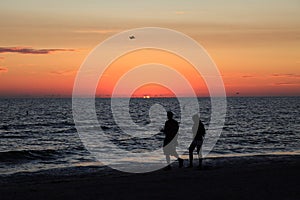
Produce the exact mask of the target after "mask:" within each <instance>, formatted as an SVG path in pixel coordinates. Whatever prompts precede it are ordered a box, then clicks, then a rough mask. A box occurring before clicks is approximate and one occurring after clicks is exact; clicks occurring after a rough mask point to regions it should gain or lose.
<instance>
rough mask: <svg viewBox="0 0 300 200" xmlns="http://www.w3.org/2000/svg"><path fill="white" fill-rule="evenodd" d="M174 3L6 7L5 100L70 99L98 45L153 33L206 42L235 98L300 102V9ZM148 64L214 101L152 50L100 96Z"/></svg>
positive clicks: (176, 62)
mask: <svg viewBox="0 0 300 200" xmlns="http://www.w3.org/2000/svg"><path fill="white" fill-rule="evenodd" d="M170 2H171V1H164V2H161V1H157V0H154V1H151V2H150V1H134V2H132V1H129V0H123V1H114V2H108V1H87V2H85V1H64V2H60V1H56V0H53V1H34V0H29V1H26V2H25V1H24V2H23V1H21V2H20V1H14V0H11V1H7V0H3V1H1V2H0V18H1V20H0V96H71V95H72V88H73V82H74V79H75V76H76V72H77V70H78V69H79V67H80V65H81V63H82V62H83V61H84V59H85V57H86V56H87V55H88V53H89V52H90V51H91V50H92V49H93V48H94V47H95V46H96V45H98V44H99V43H100V42H102V41H103V40H105V39H106V38H108V37H110V36H112V35H113V34H115V33H118V32H121V31H123V30H127V29H132V28H137V27H147V26H157V27H165V28H171V29H174V30H177V31H180V32H183V33H184V34H186V35H188V36H190V37H192V38H193V39H195V40H196V41H197V42H199V43H200V44H201V45H202V46H203V47H204V48H205V49H206V50H207V52H208V53H209V54H210V56H211V57H212V59H213V60H214V61H215V63H216V64H217V66H218V68H219V71H220V73H221V75H222V78H223V81H224V84H225V88H226V92H227V95H229V96H235V95H236V93H237V92H239V95H241V96H257V95H260V96H268V95H278V96H280V95H299V94H300V54H299V52H300V37H299V35H300V12H299V9H300V2H299V1H296V0H287V1H271V0H264V1H258V0H254V1H251V2H240V1H228V2H226V4H225V3H224V1H219V0H214V1H209V2H201V1H196V0H191V1H188V2H186V1H179V0H174V1H172V4H170ZM149 62H157V63H161V64H165V65H168V66H170V67H173V68H175V69H177V70H178V71H180V73H182V74H183V75H185V76H186V78H187V79H188V80H189V81H190V82H191V83H192V86H193V88H194V89H195V92H196V93H197V94H198V95H200V96H207V95H208V92H207V88H206V86H205V84H204V82H203V80H202V78H201V77H200V76H198V75H195V73H193V72H192V71H191V70H192V66H189V64H188V63H186V62H185V61H184V60H183V59H181V58H179V57H176V56H174V55H172V54H170V53H167V52H162V51H153V50H152V51H150V50H144V51H139V52H133V53H130V54H127V55H125V56H123V57H122V58H119V59H118V60H116V61H115V62H114V63H113V64H112V65H111V66H110V67H109V69H108V70H107V72H106V73H107V74H108V76H104V77H103V78H102V79H101V80H100V87H99V88H98V90H97V95H98V96H106V95H109V93H111V91H112V89H113V85H114V83H115V82H116V81H117V80H118V78H120V76H121V75H122V73H124V72H125V71H126V70H129V69H130V68H133V67H135V66H137V65H140V64H145V63H149ZM141 76H143V75H141ZM108 77H109V78H108ZM178 87H179V86H178ZM182 90H183V93H184V88H183V89H182ZM146 93H147V94H151V95H156V96H161V95H166V96H168V95H169V94H170V91H168V90H167V89H163V88H160V89H159V87H158V86H157V85H156V86H147V87H144V88H140V89H139V90H138V91H137V92H136V93H135V95H143V94H146ZM120 95H121V94H120ZM186 95H187V96H188V95H189V94H186Z"/></svg>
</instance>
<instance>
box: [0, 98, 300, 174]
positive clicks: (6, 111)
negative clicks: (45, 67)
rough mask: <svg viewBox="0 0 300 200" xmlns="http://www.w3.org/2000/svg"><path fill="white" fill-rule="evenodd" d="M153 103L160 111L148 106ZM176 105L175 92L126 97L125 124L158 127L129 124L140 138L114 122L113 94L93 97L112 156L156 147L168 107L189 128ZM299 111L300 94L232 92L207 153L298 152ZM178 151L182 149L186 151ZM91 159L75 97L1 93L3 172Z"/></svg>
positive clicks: (207, 106) (207, 116)
mask: <svg viewBox="0 0 300 200" xmlns="http://www.w3.org/2000/svg"><path fill="white" fill-rule="evenodd" d="M186 100H188V98H187V99H186ZM198 102H199V108H200V118H201V120H202V121H203V123H204V125H205V127H206V128H208V127H209V125H210V123H211V121H210V120H211V100H210V98H199V99H198ZM157 105H160V106H161V107H158V108H164V110H162V109H152V108H153V106H157ZM180 106H182V105H180V103H179V101H178V99H176V98H150V99H138V98H133V99H130V101H129V109H128V111H129V115H128V116H130V117H129V118H124V120H125V121H124V123H125V124H126V123H127V122H126V120H130V122H132V123H134V124H136V125H137V127H141V128H142V127H144V126H149V127H151V128H152V130H157V131H156V132H155V133H154V134H153V133H150V132H149V133H148V132H147V131H141V130H143V129H141V130H140V129H139V128H132V129H131V130H130V127H129V129H128V130H130V131H131V133H132V134H135V133H136V134H137V135H140V136H143V137H141V138H137V137H132V136H131V135H130V134H128V133H127V134H126V133H125V132H126V131H124V130H122V127H120V126H118V124H117V122H116V120H115V119H114V115H113V112H112V109H111V99H109V98H103V99H96V101H95V108H96V113H97V119H98V121H99V125H100V127H101V129H102V131H103V133H104V134H106V136H107V142H108V144H107V145H110V144H114V145H112V146H110V152H109V153H112V154H116V155H117V154H118V153H119V152H120V149H121V150H126V151H128V152H143V151H152V150H156V149H161V146H162V142H163V137H164V135H163V133H162V132H161V131H160V129H162V128H163V126H164V122H165V120H166V115H165V113H164V111H167V110H172V111H173V112H174V114H175V119H176V120H177V121H179V123H180V125H182V126H181V129H180V134H187V135H188V134H191V128H192V125H193V121H192V118H190V120H186V121H187V123H186V124H183V123H181V122H182V121H183V119H182V118H181V109H182V108H181V107H180ZM83 109H84V108H83ZM299 111H300V97H229V98H227V110H226V118H225V124H224V126H223V127H220V128H221V129H222V134H221V135H220V137H219V139H218V141H217V143H216V145H215V146H214V147H213V149H212V150H211V151H210V153H209V154H208V155H207V157H226V156H247V155H264V154H275V155H276V154H292V155H296V154H297V155H298V154H300V144H299V141H300V114H299ZM190 117H192V113H191V116H190ZM154 120H156V121H155V123H154ZM128 123H129V121H128ZM128 130H127V131H128ZM95 134H97V133H95ZM147 134H149V137H147ZM150 136H151V137H150ZM206 137H209V136H206ZM179 142H181V145H182V146H186V148H188V145H189V143H190V141H189V140H183V141H179ZM180 153H182V154H183V156H186V155H187V151H185V152H180ZM154 157H155V155H154ZM115 162H116V163H118V162H119V160H116V161H115ZM120 162H121V161H120ZM149 162H151V159H150V160H149ZM89 165H101V160H100V162H98V161H97V160H96V159H95V158H94V156H93V155H91V154H90V152H89V151H88V150H87V148H86V146H85V145H84V143H82V141H81V140H80V137H79V134H78V132H77V129H76V126H75V123H74V119H73V113H72V99H68V98H2V99H0V174H13V173H16V172H31V171H38V170H47V169H52V168H71V167H75V166H89Z"/></svg>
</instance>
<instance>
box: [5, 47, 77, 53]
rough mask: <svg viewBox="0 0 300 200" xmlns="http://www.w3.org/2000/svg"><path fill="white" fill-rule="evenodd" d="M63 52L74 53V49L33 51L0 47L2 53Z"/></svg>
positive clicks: (30, 49) (31, 49)
mask: <svg viewBox="0 0 300 200" xmlns="http://www.w3.org/2000/svg"><path fill="white" fill-rule="evenodd" d="M61 51H74V49H33V48H24V47H0V53H20V54H49V53H53V52H61Z"/></svg>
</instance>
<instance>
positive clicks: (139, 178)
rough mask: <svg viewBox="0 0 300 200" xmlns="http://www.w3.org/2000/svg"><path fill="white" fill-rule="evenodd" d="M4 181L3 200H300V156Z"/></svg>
mask: <svg viewBox="0 0 300 200" xmlns="http://www.w3.org/2000/svg"><path fill="white" fill-rule="evenodd" d="M177 164H178V163H174V164H173V168H172V170H170V171H163V170H159V171H156V172H151V173H146V174H128V173H122V172H118V171H115V170H111V169H104V170H103V169H102V170H98V171H97V170H94V171H93V172H89V173H81V174H80V173H79V174H78V173H74V174H72V173H71V174H67V175H66V174H63V173H62V174H60V173H54V174H52V173H21V174H14V175H9V176H1V179H0V199H1V200H5V199H22V200H24V199H30V200H33V199H153V200H154V199H187V198H188V199H189V198H191V199H249V200H250V199H251V200H252V199H271V200H272V199H280V200H282V199H295V200H296V199H297V200H298V199H300V181H299V180H300V179H299V178H300V171H299V169H300V156H253V157H247V158H234V157H231V158H214V159H206V160H205V162H204V169H202V170H197V169H196V168H193V169H190V168H181V169H179V168H178V167H177Z"/></svg>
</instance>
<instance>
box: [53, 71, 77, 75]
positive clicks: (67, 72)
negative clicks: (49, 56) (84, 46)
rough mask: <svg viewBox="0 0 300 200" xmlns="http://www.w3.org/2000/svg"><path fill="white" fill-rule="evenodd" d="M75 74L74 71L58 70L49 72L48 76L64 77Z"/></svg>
mask: <svg viewBox="0 0 300 200" xmlns="http://www.w3.org/2000/svg"><path fill="white" fill-rule="evenodd" d="M76 72H77V71H76V70H58V71H51V72H50V74H52V75H62V76H66V75H71V74H74V73H76Z"/></svg>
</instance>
